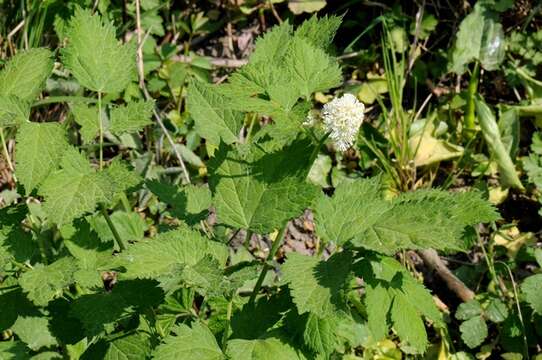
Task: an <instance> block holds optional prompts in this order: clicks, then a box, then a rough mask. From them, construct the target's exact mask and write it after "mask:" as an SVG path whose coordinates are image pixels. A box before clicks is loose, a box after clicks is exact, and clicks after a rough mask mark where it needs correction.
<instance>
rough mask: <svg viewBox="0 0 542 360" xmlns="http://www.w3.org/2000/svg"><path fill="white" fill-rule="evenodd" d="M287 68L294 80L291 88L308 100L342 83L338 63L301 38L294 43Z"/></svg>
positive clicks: (289, 52)
mask: <svg viewBox="0 0 542 360" xmlns="http://www.w3.org/2000/svg"><path fill="white" fill-rule="evenodd" d="M285 66H286V69H288V70H287V71H289V72H290V75H291V77H292V79H293V84H292V85H291V86H293V87H295V88H297V89H298V90H299V91H300V93H301V94H302V95H303V96H305V98H307V99H309V98H310V95H311V94H312V93H313V92H316V91H324V90H328V89H330V88H332V87H336V86H338V85H340V84H341V82H342V74H341V69H340V67H339V65H338V64H337V62H336V61H334V60H333V59H332V58H331V57H330V56H329V55H327V54H326V53H325V52H324V51H323V50H321V49H319V48H317V47H314V46H313V45H311V44H310V43H309V42H307V41H305V40H303V39H300V38H296V39H294V40H293V41H292V43H291V45H290V49H289V50H288V54H287V56H286V59H285Z"/></svg>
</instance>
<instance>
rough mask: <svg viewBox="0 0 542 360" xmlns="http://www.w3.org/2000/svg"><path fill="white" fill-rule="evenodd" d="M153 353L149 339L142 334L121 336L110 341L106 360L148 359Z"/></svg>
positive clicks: (105, 356)
mask: <svg viewBox="0 0 542 360" xmlns="http://www.w3.org/2000/svg"><path fill="white" fill-rule="evenodd" d="M150 353H151V345H150V341H149V339H148V338H147V337H146V336H144V335H141V334H132V335H128V336H120V337H117V338H116V339H114V340H113V341H108V348H107V352H106V353H105V355H104V357H103V359H104V360H139V359H147V358H148V357H149V355H150Z"/></svg>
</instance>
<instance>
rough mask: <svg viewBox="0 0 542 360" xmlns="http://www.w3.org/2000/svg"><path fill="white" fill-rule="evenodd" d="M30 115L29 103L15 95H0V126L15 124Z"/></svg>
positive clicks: (23, 120) (25, 119)
mask: <svg viewBox="0 0 542 360" xmlns="http://www.w3.org/2000/svg"><path fill="white" fill-rule="evenodd" d="M29 117H30V104H29V103H28V102H26V101H24V100H21V99H20V98H18V97H17V96H15V95H7V96H0V127H8V126H17V125H20V124H22V123H23V122H25V121H27V120H28V118H29Z"/></svg>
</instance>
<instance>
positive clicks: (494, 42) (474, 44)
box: [450, 2, 505, 74]
mask: <svg viewBox="0 0 542 360" xmlns="http://www.w3.org/2000/svg"><path fill="white" fill-rule="evenodd" d="M504 52H505V41H504V33H503V29H502V25H501V24H500V23H498V16H497V14H495V13H494V12H492V11H491V10H489V9H488V8H487V7H486V6H485V5H484V4H483V3H482V2H478V3H477V4H476V5H475V6H474V11H473V12H472V13H470V14H469V15H467V16H466V17H465V18H464V19H463V21H462V22H461V24H460V25H459V31H458V33H457V37H456V41H455V45H454V48H453V51H452V54H451V62H450V70H451V71H453V72H455V73H456V74H463V73H464V72H465V71H466V66H467V65H468V64H469V63H470V62H471V61H474V60H478V61H480V62H481V64H482V66H483V67H484V68H485V69H486V70H496V69H497V68H498V66H499V65H500V63H501V62H502V61H503V59H504Z"/></svg>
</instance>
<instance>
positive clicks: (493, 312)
mask: <svg viewBox="0 0 542 360" xmlns="http://www.w3.org/2000/svg"><path fill="white" fill-rule="evenodd" d="M484 314H485V315H486V317H487V318H488V319H489V320H491V321H493V322H494V323H501V322H503V321H504V320H506V318H507V317H508V307H507V306H506V304H505V303H504V302H503V301H502V300H501V299H499V298H491V299H490V300H489V304H488V305H487V307H486V308H485V309H484Z"/></svg>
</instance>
